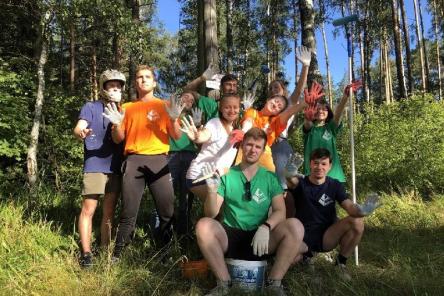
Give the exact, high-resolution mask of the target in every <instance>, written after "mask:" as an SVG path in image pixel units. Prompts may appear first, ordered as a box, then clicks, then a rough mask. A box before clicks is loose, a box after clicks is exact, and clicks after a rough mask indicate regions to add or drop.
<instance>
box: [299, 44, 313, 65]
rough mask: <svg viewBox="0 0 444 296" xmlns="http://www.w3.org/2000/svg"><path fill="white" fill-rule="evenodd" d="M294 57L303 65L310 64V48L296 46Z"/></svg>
mask: <svg viewBox="0 0 444 296" xmlns="http://www.w3.org/2000/svg"><path fill="white" fill-rule="evenodd" d="M296 58H297V59H298V61H300V62H301V63H302V64H303V65H304V66H310V62H311V49H309V48H307V47H305V46H301V47H298V48H296Z"/></svg>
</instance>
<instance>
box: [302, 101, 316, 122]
mask: <svg viewBox="0 0 444 296" xmlns="http://www.w3.org/2000/svg"><path fill="white" fill-rule="evenodd" d="M316 112H318V111H317V107H316V104H313V105H309V106H307V107H306V108H305V109H304V117H305V119H306V120H308V121H313V120H315V115H316Z"/></svg>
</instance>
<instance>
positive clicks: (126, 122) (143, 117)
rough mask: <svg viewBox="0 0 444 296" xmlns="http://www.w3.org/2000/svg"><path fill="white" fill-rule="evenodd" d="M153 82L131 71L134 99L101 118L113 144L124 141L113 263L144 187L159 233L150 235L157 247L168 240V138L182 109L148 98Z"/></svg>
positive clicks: (145, 70) (175, 134)
mask: <svg viewBox="0 0 444 296" xmlns="http://www.w3.org/2000/svg"><path fill="white" fill-rule="evenodd" d="M155 87H156V79H155V75H154V72H153V69H152V68H150V67H148V66H144V65H142V66H139V67H138V68H137V71H136V89H137V95H138V99H137V101H135V102H130V103H126V104H124V105H123V106H122V107H123V110H122V111H120V112H119V111H118V110H117V108H115V107H114V106H107V109H106V110H105V114H104V116H107V117H108V118H109V119H110V120H111V122H112V123H113V132H112V137H113V140H114V142H116V143H120V142H122V141H124V140H125V148H124V154H125V161H124V162H123V165H122V173H123V178H122V211H121V214H120V223H119V227H118V231H117V235H116V246H115V250H114V258H119V256H120V253H121V251H122V249H123V248H124V246H125V245H127V244H128V243H129V242H130V241H131V234H132V233H133V231H134V228H135V224H136V219H137V213H138V211H139V206H140V201H141V199H142V196H143V192H144V190H145V186H146V185H148V187H149V189H150V191H151V195H152V196H153V198H154V201H155V202H154V204H155V205H156V210H157V212H158V213H159V218H160V229H159V231H158V232H157V233H155V237H156V240H157V241H158V242H159V243H160V244H161V245H162V244H164V243H166V242H168V241H169V239H170V238H171V218H172V216H173V212H174V191H173V185H172V182H171V175H170V171H169V169H168V161H167V153H168V150H169V136H171V137H172V138H174V139H178V138H179V137H180V135H181V131H180V125H179V122H178V120H177V118H178V117H179V115H180V113H181V111H182V109H183V106H179V105H178V104H177V102H176V101H175V100H174V99H172V100H171V102H170V105H166V102H165V101H162V100H160V99H158V98H156V97H154V89H155Z"/></svg>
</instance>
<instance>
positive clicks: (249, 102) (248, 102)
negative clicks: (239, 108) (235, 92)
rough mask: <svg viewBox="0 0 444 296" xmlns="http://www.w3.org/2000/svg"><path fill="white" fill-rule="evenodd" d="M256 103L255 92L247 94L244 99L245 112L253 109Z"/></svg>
mask: <svg viewBox="0 0 444 296" xmlns="http://www.w3.org/2000/svg"><path fill="white" fill-rule="evenodd" d="M254 101H256V98H255V95H254V92H246V93H245V94H244V96H243V97H242V105H243V106H244V110H247V109H249V108H251V107H252V106H253V104H254Z"/></svg>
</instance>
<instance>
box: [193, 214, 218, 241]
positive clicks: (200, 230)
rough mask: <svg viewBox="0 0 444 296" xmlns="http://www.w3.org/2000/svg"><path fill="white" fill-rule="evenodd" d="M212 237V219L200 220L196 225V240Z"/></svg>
mask: <svg viewBox="0 0 444 296" xmlns="http://www.w3.org/2000/svg"><path fill="white" fill-rule="evenodd" d="M212 235H214V227H213V219H211V218H207V217H204V218H201V219H200V220H199V221H198V222H197V224H196V236H197V239H198V240H200V239H207V238H208V237H210V236H212Z"/></svg>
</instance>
